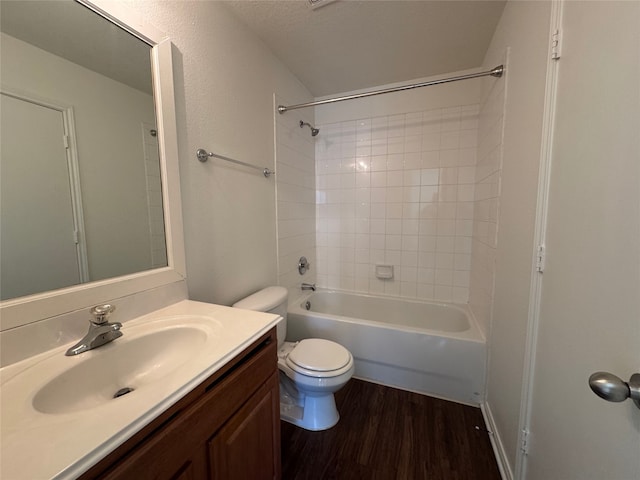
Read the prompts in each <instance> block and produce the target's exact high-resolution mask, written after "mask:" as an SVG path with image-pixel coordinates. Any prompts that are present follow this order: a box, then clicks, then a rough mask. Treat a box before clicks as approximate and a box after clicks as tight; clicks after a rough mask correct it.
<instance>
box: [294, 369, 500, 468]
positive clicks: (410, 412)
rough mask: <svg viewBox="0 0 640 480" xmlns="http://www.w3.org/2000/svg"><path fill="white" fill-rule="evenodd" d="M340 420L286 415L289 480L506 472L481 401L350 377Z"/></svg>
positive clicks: (338, 398)
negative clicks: (296, 421) (312, 424)
mask: <svg viewBox="0 0 640 480" xmlns="http://www.w3.org/2000/svg"><path fill="white" fill-rule="evenodd" d="M336 404H337V406H338V411H339V412H340V421H339V422H338V424H337V425H336V426H335V427H333V428H331V429H329V430H325V431H323V432H309V431H307V430H303V429H301V428H298V427H295V426H293V425H291V424H289V423H287V422H282V478H283V480H302V479H306V480H328V479H338V480H352V479H353V480H363V479H366V480H374V479H375V480H414V479H415V480H419V479H428V480H500V473H499V471H498V467H497V465H496V461H495V458H494V456H493V451H492V449H491V443H490V441H489V437H488V435H487V433H486V432H482V431H479V430H477V429H476V428H475V427H476V425H477V426H480V427H482V428H484V420H483V418H482V414H481V412H480V409H478V408H473V407H468V406H465V405H460V404H457V403H453V402H447V401H444V400H439V399H436V398H431V397H427V396H424V395H419V394H416V393H410V392H405V391H402V390H397V389H395V388H389V387H384V386H381V385H376V384H373V383H369V382H363V381H361V380H356V379H352V380H351V381H350V382H349V383H348V384H347V385H346V386H345V387H344V388H343V389H342V390H340V391H339V392H338V393H337V394H336Z"/></svg>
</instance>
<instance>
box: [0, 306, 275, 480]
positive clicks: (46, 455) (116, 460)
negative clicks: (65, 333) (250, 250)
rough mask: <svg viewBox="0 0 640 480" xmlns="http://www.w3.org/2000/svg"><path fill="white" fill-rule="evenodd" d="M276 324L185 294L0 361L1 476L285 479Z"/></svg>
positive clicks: (270, 319)
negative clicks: (114, 334) (105, 339)
mask: <svg viewBox="0 0 640 480" xmlns="http://www.w3.org/2000/svg"><path fill="white" fill-rule="evenodd" d="M280 321H281V317H279V316H277V315H271V314H265V313H260V312H251V311H246V310H241V309H237V308H231V307H225V306H220V305H213V304H207V303H201V302H194V301H191V300H183V301H180V302H178V303H176V304H174V305H171V306H169V307H166V308H163V309H160V310H156V311H154V312H151V313H149V314H147V315H143V316H141V317H139V318H135V319H132V320H130V321H128V322H124V324H123V326H122V330H121V331H122V333H123V335H122V337H120V338H118V339H117V340H115V341H113V342H111V343H108V344H106V345H103V346H101V347H98V348H95V349H93V350H90V351H88V352H85V353H82V354H80V355H76V356H71V357H70V356H66V355H65V354H64V353H65V351H66V350H67V348H68V346H69V345H64V346H61V347H58V348H56V349H54V350H51V351H47V352H44V353H42V354H40V355H37V356H34V357H31V358H28V359H25V360H24V361H21V362H17V363H15V364H12V365H9V366H7V367H4V368H2V369H0V384H1V392H2V408H1V409H0V414H1V419H0V420H1V424H2V429H1V434H2V435H1V438H0V456H1V457H2V463H1V464H0V478H12V479H13V478H15V479H18V478H43V479H44V478H55V479H71V478H74V479H75V478H83V479H89V478H109V479H115V478H122V479H125V478H126V479H129V478H167V479H169V478H198V479H200V478H217V479H235V478H251V479H274V478H275V479H277V478H279V477H280V410H279V392H278V385H279V378H278V370H277V356H276V349H277V340H276V332H275V330H276V326H277V324H278V322H280ZM123 391H125V392H126V391H128V392H127V393H125V394H124V395H122V394H121V392H123ZM34 452H38V453H37V454H34Z"/></svg>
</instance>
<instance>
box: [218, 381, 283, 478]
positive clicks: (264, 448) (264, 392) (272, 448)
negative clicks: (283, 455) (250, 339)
mask: <svg viewBox="0 0 640 480" xmlns="http://www.w3.org/2000/svg"><path fill="white" fill-rule="evenodd" d="M278 388H279V383H278V374H277V372H276V373H274V374H273V375H272V376H271V377H270V379H269V380H268V381H267V382H266V383H265V384H264V385H263V386H262V388H260V389H259V390H258V391H257V392H256V393H255V394H254V395H253V396H252V397H251V398H250V399H249V400H248V401H247V403H245V405H244V406H243V407H242V408H241V409H240V410H239V411H238V413H236V415H234V416H233V417H232V418H231V419H230V420H229V422H227V424H225V426H224V427H222V429H221V430H220V431H219V432H218V434H217V435H216V436H214V437H213V438H212V439H211V440H210V442H209V455H210V457H209V458H210V466H211V470H212V471H211V478H214V479H219V480H232V479H240V478H243V479H244V478H246V479H252V480H274V479H279V478H280V476H281V464H280V398H279V391H278Z"/></svg>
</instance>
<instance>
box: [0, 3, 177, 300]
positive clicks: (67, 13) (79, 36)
mask: <svg viewBox="0 0 640 480" xmlns="http://www.w3.org/2000/svg"><path fill="white" fill-rule="evenodd" d="M0 8H1V12H0V18H1V27H2V28H1V29H2V33H1V35H2V37H1V39H0V48H1V52H0V53H1V62H2V64H1V70H0V71H1V78H0V80H1V82H0V87H1V93H2V94H1V96H0V99H1V101H2V104H1V112H2V114H1V135H2V139H3V141H2V146H1V148H0V179H1V185H0V195H1V198H0V219H1V225H0V261H1V265H0V276H1V277H0V296H1V298H0V299H1V300H6V299H10V298H15V297H21V296H24V295H29V294H34V293H40V292H44V291H49V290H54V289H58V288H63V287H68V286H71V285H76V284H79V283H84V282H91V281H96V280H103V279H107V278H113V277H118V276H122V275H127V274H131V273H134V272H140V271H145V270H149V269H154V268H158V267H164V266H166V265H167V254H166V245H165V244H166V242H165V231H164V219H163V208H162V191H161V179H160V167H159V155H158V141H157V137H156V135H157V133H156V126H155V125H156V122H155V112H154V99H153V95H152V80H151V64H150V47H149V45H147V44H146V43H144V42H142V41H141V40H139V39H138V38H136V37H134V36H132V35H130V34H129V33H127V32H125V31H124V30H122V29H120V28H119V27H117V26H115V25H113V24H112V23H110V22H107V21H105V20H104V19H103V18H102V17H100V16H98V15H97V14H95V13H94V12H92V11H90V10H88V9H87V8H85V7H84V6H82V5H80V4H78V3H75V2H73V1H56V2H50V1H43V2H40V1H30V2H22V1H3V2H1V3H0Z"/></svg>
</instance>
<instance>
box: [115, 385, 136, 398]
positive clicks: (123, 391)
mask: <svg viewBox="0 0 640 480" xmlns="http://www.w3.org/2000/svg"><path fill="white" fill-rule="evenodd" d="M133 390H134V389H133V388H131V387H124V388H121V389H120V390H118V391H117V392H116V393H114V394H113V398H118V397H121V396H123V395H126V394H127V393H130V392H133Z"/></svg>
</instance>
